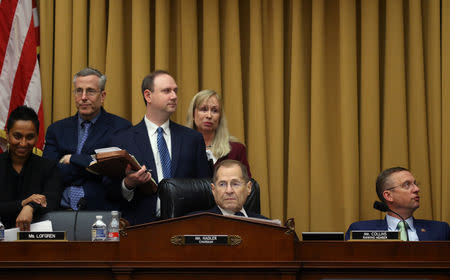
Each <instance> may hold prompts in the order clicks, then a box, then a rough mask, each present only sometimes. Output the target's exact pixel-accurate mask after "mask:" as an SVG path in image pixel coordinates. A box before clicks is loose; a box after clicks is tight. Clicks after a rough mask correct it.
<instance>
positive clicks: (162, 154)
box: [156, 127, 172, 178]
mask: <svg viewBox="0 0 450 280" xmlns="http://www.w3.org/2000/svg"><path fill="white" fill-rule="evenodd" d="M156 131H157V132H158V137H157V139H156V142H157V144H158V152H159V158H160V159H161V166H162V171H163V177H164V178H170V177H172V175H171V174H172V173H171V160H170V154H169V150H168V149H167V144H166V140H165V139H164V129H163V128H162V127H158V129H156Z"/></svg>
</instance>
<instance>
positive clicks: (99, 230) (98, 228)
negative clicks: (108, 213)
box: [92, 216, 107, 241]
mask: <svg viewBox="0 0 450 280" xmlns="http://www.w3.org/2000/svg"><path fill="white" fill-rule="evenodd" d="M95 218H96V219H97V221H95V223H94V224H93V225H92V241H105V240H106V235H107V232H106V224H105V223H104V222H103V221H102V218H103V217H102V216H95Z"/></svg>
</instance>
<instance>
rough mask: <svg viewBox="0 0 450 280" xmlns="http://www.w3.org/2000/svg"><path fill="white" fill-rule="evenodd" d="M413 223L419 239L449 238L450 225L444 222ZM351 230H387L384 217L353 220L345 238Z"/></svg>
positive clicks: (424, 221) (422, 221)
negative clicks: (382, 218)
mask: <svg viewBox="0 0 450 280" xmlns="http://www.w3.org/2000/svg"><path fill="white" fill-rule="evenodd" d="M413 223H414V228H415V229H416V233H417V236H418V237H419V240H420V241H436V240H450V227H449V225H448V224H447V223H446V222H439V221H430V220H419V219H414V221H413ZM352 230H388V224H387V221H386V219H384V220H369V221H360V222H355V223H353V224H351V225H350V227H349V228H348V230H347V233H346V234H345V240H348V239H349V238H350V231H352Z"/></svg>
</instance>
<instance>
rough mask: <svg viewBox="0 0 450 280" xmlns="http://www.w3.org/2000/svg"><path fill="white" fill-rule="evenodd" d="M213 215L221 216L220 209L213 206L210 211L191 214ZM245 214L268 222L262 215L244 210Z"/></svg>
mask: <svg viewBox="0 0 450 280" xmlns="http://www.w3.org/2000/svg"><path fill="white" fill-rule="evenodd" d="M205 212H206V213H214V214H219V215H223V214H222V211H220V209H219V207H217V205H215V206H214V207H213V208H211V209H209V210H206V211H197V212H194V213H191V214H197V213H205ZM245 212H246V213H247V216H249V217H250V218H258V219H265V220H268V219H269V218H267V217H264V216H263V215H260V214H256V213H253V212H249V211H247V210H245Z"/></svg>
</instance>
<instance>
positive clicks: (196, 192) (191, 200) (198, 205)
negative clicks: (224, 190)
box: [158, 178, 261, 219]
mask: <svg viewBox="0 0 450 280" xmlns="http://www.w3.org/2000/svg"><path fill="white" fill-rule="evenodd" d="M211 181H212V180H211V179H208V178H204V179H192V178H171V179H164V180H161V182H159V184H158V196H159V199H160V201H161V219H169V218H175V217H181V216H184V215H186V214H189V213H191V212H195V211H204V210H208V209H210V208H212V207H213V206H214V205H215V204H216V202H215V201H214V196H213V194H212V191H211ZM251 181H252V184H253V187H252V191H251V193H250V195H249V196H248V197H247V201H246V202H245V204H244V208H245V210H247V211H250V212H253V213H256V214H260V213H261V207H260V190H259V184H258V183H257V182H256V181H255V180H254V179H251Z"/></svg>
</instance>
